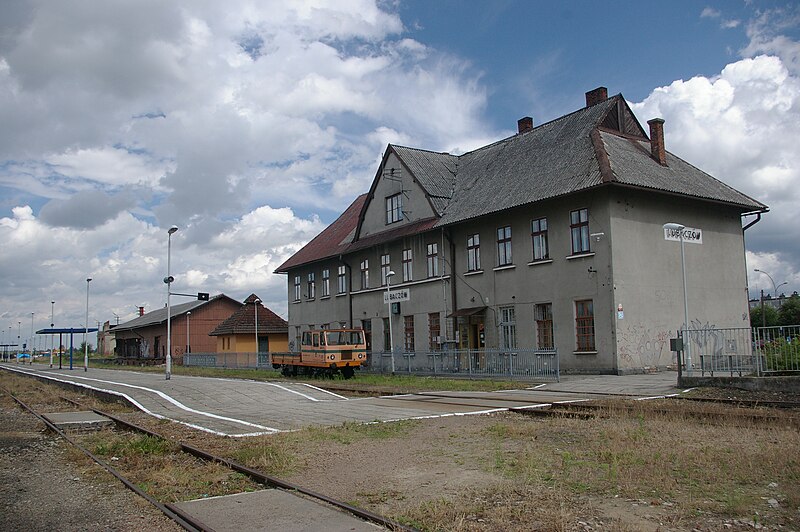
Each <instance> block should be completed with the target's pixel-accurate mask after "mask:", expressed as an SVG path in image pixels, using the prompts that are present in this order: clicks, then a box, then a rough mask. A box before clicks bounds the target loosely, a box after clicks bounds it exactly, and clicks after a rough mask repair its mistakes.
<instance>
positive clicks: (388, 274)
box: [386, 270, 394, 277]
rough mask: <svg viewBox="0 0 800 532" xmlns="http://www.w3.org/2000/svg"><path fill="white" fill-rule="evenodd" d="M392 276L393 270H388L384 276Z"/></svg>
mask: <svg viewBox="0 0 800 532" xmlns="http://www.w3.org/2000/svg"><path fill="white" fill-rule="evenodd" d="M393 275H394V271H393V270H389V273H387V274H386V277H392V276H393Z"/></svg>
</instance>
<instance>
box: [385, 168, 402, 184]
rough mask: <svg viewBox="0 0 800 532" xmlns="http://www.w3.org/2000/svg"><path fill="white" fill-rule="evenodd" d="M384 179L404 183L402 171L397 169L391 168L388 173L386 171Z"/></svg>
mask: <svg viewBox="0 0 800 532" xmlns="http://www.w3.org/2000/svg"><path fill="white" fill-rule="evenodd" d="M383 177H385V178H386V179H389V180H391V181H400V182H402V181H403V177H402V176H401V175H400V170H399V169H397V168H389V170H388V171H387V170H384V171H383Z"/></svg>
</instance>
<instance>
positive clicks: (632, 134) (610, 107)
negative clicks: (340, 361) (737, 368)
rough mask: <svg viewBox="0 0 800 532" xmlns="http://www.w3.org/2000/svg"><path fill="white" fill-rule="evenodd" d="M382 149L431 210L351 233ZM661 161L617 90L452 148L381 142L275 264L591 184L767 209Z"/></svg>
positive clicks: (670, 159)
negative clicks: (343, 204) (486, 141)
mask: <svg viewBox="0 0 800 532" xmlns="http://www.w3.org/2000/svg"><path fill="white" fill-rule="evenodd" d="M603 94H604V95H605V89H604V88H603ZM587 97H588V93H587ZM603 98H605V96H603ZM389 153H394V154H396V156H397V158H398V159H399V161H400V163H401V164H402V165H403V166H405V168H406V169H407V170H408V171H409V173H410V174H411V175H412V176H413V178H414V179H415V180H416V181H417V182H418V183H419V185H420V186H421V187H422V189H423V191H424V192H425V194H426V195H427V197H428V199H429V200H430V202H431V205H432V206H433V209H434V211H435V213H436V217H434V218H431V219H427V220H417V221H414V222H412V223H408V224H404V226H403V227H400V228H392V229H389V230H386V231H383V232H380V233H375V234H370V235H368V236H366V237H364V238H363V239H360V238H359V235H358V227H359V222H360V219H361V218H363V216H364V213H365V212H366V209H367V208H368V204H369V201H370V198H371V195H372V194H373V192H374V190H375V187H376V185H377V181H378V180H379V179H381V178H382V177H383V173H384V172H386V171H387V170H386V169H385V168H384V165H385V163H386V160H387V157H388V154H389ZM666 161H667V165H666V166H662V165H661V164H659V163H658V162H657V161H656V160H655V159H653V157H652V156H651V154H650V141H649V139H648V138H647V134H646V133H645V131H644V129H643V128H642V126H641V124H639V121H638V120H637V119H636V117H635V115H634V114H633V112H632V111H631V109H630V107H629V106H628V104H627V102H626V101H625V99H624V98H623V96H622V94H617V95H616V96H612V97H611V98H606V99H602V100H599V101H596V102H593V103H592V105H588V106H587V107H584V108H582V109H579V110H577V111H575V112H573V113H570V114H568V115H565V116H562V117H560V118H557V119H555V120H553V121H551V122H547V123H544V124H541V125H539V126H537V127H535V128H533V129H531V130H529V131H526V132H522V133H519V134H516V135H513V136H511V137H508V138H506V139H503V140H500V141H498V142H495V143H493V144H490V145H488V146H484V147H482V148H479V149H477V150H475V151H472V152H469V153H465V154H463V155H460V156H455V155H450V154H448V153H437V152H432V151H426V150H420V149H416V148H408V147H404V146H397V145H393V144H390V145H389V146H388V148H387V150H386V153H385V154H384V157H383V160H382V162H381V167H380V168H379V169H378V173H377V175H376V176H375V179H374V180H373V183H372V186H371V188H370V191H369V192H368V193H367V194H364V195H362V196H359V197H358V198H357V199H356V201H355V202H353V204H352V205H351V206H350V207H348V209H347V211H345V213H344V214H342V216H340V217H339V219H337V220H336V221H335V222H334V223H333V224H331V226H329V227H328V228H327V229H325V231H323V232H322V233H321V234H320V235H319V236H318V237H317V238H315V239H314V240H312V241H311V242H309V244H308V245H307V246H305V247H304V248H303V249H301V250H300V251H298V252H297V253H296V254H295V255H294V256H292V257H291V258H290V259H289V260H287V261H286V262H284V264H282V265H281V266H280V267H279V268H278V269H277V270H276V272H278V273H285V272H288V270H289V268H292V267H295V266H299V265H302V264H308V263H311V262H315V261H319V260H324V259H326V258H330V257H332V256H337V255H342V254H344V253H346V252H349V251H355V250H358V249H363V248H365V247H369V246H371V245H375V244H377V243H382V242H387V241H390V240H393V239H396V238H400V237H403V236H408V235H409V234H416V233H421V232H424V231H427V230H430V229H432V228H434V227H443V226H447V225H451V224H455V223H459V222H463V221H466V220H470V219H473V218H477V217H480V216H484V215H487V214H491V213H495V212H500V211H504V210H507V209H512V208H515V207H520V206H523V205H528V204H531V203H535V202H537V201H542V200H546V199H551V198H556V197H559V196H564V195H567V194H572V193H575V192H579V191H583V190H590V189H592V188H595V187H600V186H609V185H610V186H626V187H635V188H641V189H646V190H653V191H659V192H663V193H668V194H680V195H682V196H686V197H694V198H697V199H700V200H704V201H713V202H717V203H723V204H726V205H730V206H732V207H734V208H737V209H739V210H740V211H742V212H752V211H766V210H768V208H767V206H766V205H764V204H763V203H760V202H759V201H756V200H754V199H753V198H750V197H749V196H747V195H745V194H742V193H741V192H739V191H737V190H735V189H733V188H732V187H730V186H728V185H726V184H725V183H722V182H721V181H719V180H717V179H715V178H713V177H712V176H710V175H708V174H707V173H705V172H703V171H702V170H699V169H698V168H696V167H694V166H692V165H691V164H689V163H687V162H686V161H684V160H682V159H680V158H679V157H676V156H675V155H673V154H671V153H669V152H667V156H666ZM345 237H347V238H345Z"/></svg>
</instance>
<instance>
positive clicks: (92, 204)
mask: <svg viewBox="0 0 800 532" xmlns="http://www.w3.org/2000/svg"><path fill="white" fill-rule="evenodd" d="M133 203H134V201H133V198H131V197H129V196H128V195H127V194H120V195H117V196H113V197H112V196H109V195H108V194H106V193H104V192H102V191H100V190H87V191H85V192H78V193H77V194H74V195H72V196H70V197H69V198H67V199H64V200H50V201H49V202H48V203H47V204H46V205H45V206H44V207H42V210H41V211H40V213H39V217H40V219H41V220H42V222H44V223H46V224H47V225H52V226H58V227H71V228H73V229H92V228H94V227H97V226H98V225H102V224H104V223H105V222H107V221H108V220H111V219H113V218H115V217H116V216H117V215H118V214H120V213H121V212H123V211H126V210H128V209H130V208H131V207H132V206H133Z"/></svg>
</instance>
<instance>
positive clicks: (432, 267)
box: [427, 242, 439, 277]
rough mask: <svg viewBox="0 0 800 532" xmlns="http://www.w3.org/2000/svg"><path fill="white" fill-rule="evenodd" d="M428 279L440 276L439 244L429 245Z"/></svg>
mask: <svg viewBox="0 0 800 532" xmlns="http://www.w3.org/2000/svg"><path fill="white" fill-rule="evenodd" d="M427 262H428V277H438V276H439V244H437V243H435V242H434V243H433V244H428V252H427Z"/></svg>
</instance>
